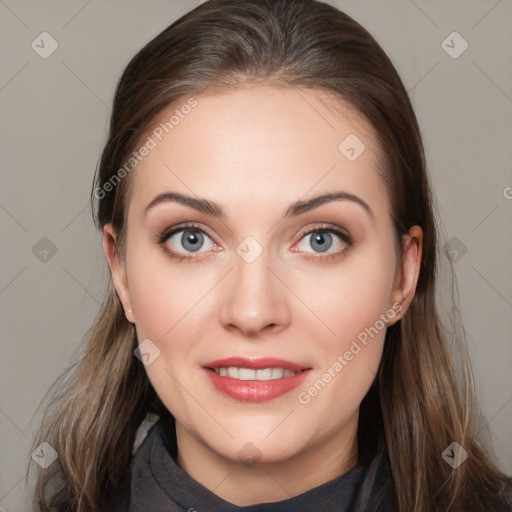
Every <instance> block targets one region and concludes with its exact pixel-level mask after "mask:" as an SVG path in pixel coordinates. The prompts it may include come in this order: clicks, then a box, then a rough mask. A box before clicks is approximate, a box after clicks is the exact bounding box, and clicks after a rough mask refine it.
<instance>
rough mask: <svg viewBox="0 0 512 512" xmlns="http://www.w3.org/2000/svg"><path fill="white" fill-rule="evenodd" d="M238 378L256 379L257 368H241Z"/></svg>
mask: <svg viewBox="0 0 512 512" xmlns="http://www.w3.org/2000/svg"><path fill="white" fill-rule="evenodd" d="M238 378H239V379H240V380H256V370H250V369H249V368H239V369H238Z"/></svg>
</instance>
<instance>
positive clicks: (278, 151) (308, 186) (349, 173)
mask: <svg viewBox="0 0 512 512" xmlns="http://www.w3.org/2000/svg"><path fill="white" fill-rule="evenodd" d="M190 105H193V107H191V106H190ZM144 141H146V142H148V146H151V149H150V150H149V151H148V152H147V154H146V156H144V157H143V158H142V159H141V161H140V162H139V163H138V164H137V166H136V169H135V171H134V176H133V177H132V179H133V180H134V181H133V183H132V185H133V187H132V197H131V201H130V203H131V204H130V210H132V209H133V210H136V211H141V210H142V209H143V208H144V207H145V206H146V205H147V204H148V203H149V202H150V201H151V199H152V198H153V197H154V196H155V195H157V194H159V193H162V192H165V191H181V192H183V193H185V194H187V195H197V196H200V197H203V198H208V199H213V200H215V202H218V203H220V204H222V205H223V206H224V207H225V209H226V210H227V211H228V212H229V210H230V208H231V209H232V212H235V211H236V208H237V207H239V206H240V205H243V206H244V208H245V209H250V208H252V209H253V210H254V213H256V212H258V211H261V208H265V205H264V204H263V202H265V203H266V204H267V205H268V203H271V204H279V205H283V204H287V203H290V202H292V201H295V200H297V199H299V198H301V197H304V196H306V197H307V195H308V194H314V193H319V192H326V191H331V190H333V189H340V187H341V188H343V189H346V190H347V191H348V192H351V193H354V194H358V195H364V196H366V198H367V199H368V201H370V200H371V201H373V202H374V203H375V202H377V203H379V201H380V202H381V203H382V202H385V201H386V197H385V193H384V192H383V189H384V187H383V182H382V179H381V177H380V176H379V171H378V169H379V156H380V150H379V146H378V142H377V137H376V133H375V131H374V129H373V128H372V126H371V125H370V123H368V122H367V121H366V120H365V119H364V117H363V116H361V115H360V114H359V113H357V112H356V111H355V109H353V108H352V107H351V106H350V105H348V104H346V103H345V102H343V101H341V100H340V99H338V98H334V97H333V96H332V95H330V94H326V93H323V92H318V91H313V90H311V89H296V88H293V89H292V88H286V89H284V88H272V87H246V88H241V89H236V90H233V91H230V92H226V93H223V94H215V95H214V94H203V95H196V96H194V97H193V98H185V99H183V100H182V102H181V103H177V104H175V105H173V107H172V108H171V109H169V110H168V111H165V112H163V113H162V114H161V115H160V116H159V118H158V119H156V120H155V122H154V124H153V126H152V128H151V131H149V132H148V138H147V139H146V138H144V140H143V142H144ZM354 157H355V158H354ZM257 198H259V199H261V200H262V202H259V203H258V201H256V199H257ZM132 203H133V204H132ZM376 206H377V207H378V206H379V205H378V204H377V205H376ZM382 206H383V207H385V206H386V205H384V204H383V205H382ZM377 209H378V208H377Z"/></svg>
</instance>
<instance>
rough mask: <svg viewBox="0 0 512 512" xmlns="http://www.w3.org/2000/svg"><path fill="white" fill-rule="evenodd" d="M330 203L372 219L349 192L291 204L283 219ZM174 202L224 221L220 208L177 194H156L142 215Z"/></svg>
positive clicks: (364, 204)
mask: <svg viewBox="0 0 512 512" xmlns="http://www.w3.org/2000/svg"><path fill="white" fill-rule="evenodd" d="M331 201H351V202H354V203H356V204H358V205H360V206H362V207H363V209H364V210H365V211H366V212H367V213H368V214H369V215H370V217H372V218H374V214H373V212H372V209H371V208H370V206H369V205H368V204H367V203H366V202H365V201H363V200H362V199H361V198H360V197H358V196H356V195H354V194H350V193H349V192H345V191H339V192H331V193H329V194H322V195H319V196H315V197H312V198H311V199H307V200H304V201H300V200H299V201H296V202H295V203H292V204H291V205H290V206H289V207H288V208H287V209H286V211H285V213H284V215H283V218H289V217H296V216H298V215H300V214H302V213H306V212H308V211H310V210H313V209H315V208H318V207H319V206H321V205H323V204H325V203H328V202H331ZM168 202H175V203H179V204H182V205H184V206H188V207H189V208H193V209H194V210H197V211H199V212H202V213H206V214H208V215H212V216H214V217H217V218H220V219H226V217H227V215H226V212H225V211H224V210H223V209H222V207H221V206H220V205H219V204H217V203H215V202H213V201H210V200H208V199H202V198H198V197H192V196H187V195H184V194H180V193H178V192H164V193H162V194H158V195H157V196H156V197H155V198H154V199H153V200H152V201H151V202H150V203H149V204H148V205H147V206H146V208H145V210H144V215H146V214H147V213H148V211H149V210H151V209H152V208H154V207H155V206H157V205H158V204H161V203H168Z"/></svg>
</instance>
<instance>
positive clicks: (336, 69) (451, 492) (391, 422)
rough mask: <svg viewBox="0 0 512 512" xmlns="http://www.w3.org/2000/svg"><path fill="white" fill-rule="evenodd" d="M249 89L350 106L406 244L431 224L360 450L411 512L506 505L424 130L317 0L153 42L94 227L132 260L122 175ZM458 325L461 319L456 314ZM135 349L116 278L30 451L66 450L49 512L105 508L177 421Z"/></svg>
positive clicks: (166, 34) (208, 11) (371, 54)
mask: <svg viewBox="0 0 512 512" xmlns="http://www.w3.org/2000/svg"><path fill="white" fill-rule="evenodd" d="M248 84H253V85H254V84H256V85H257V84H265V85H273V86H275V87H294V88H297V89H298V88H307V89H313V90H317V91H319V92H320V91H321V92H324V93H325V92H326V93H329V94H331V95H332V97H334V98H338V99H339V100H342V101H345V102H347V103H349V104H351V105H352V106H353V107H355V109H356V110H357V111H358V112H359V113H360V114H361V115H362V116H363V117H365V118H366V119H367V120H368V121H369V122H370V123H371V125H372V126H373V127H374V129H375V131H376V133H377V135H378V142H379V147H380V148H381V157H382V166H381V172H382V176H383V179H384V180H385V183H386V185H387V189H388V192H389V195H390V198H391V205H392V212H391V215H392V219H393V223H394V229H395V234H396V237H397V240H400V237H401V235H403V234H405V233H407V232H408V230H409V228H410V227H411V226H413V225H419V226H421V227H422V229H423V233H424V240H423V257H422V261H421V269H420V276H419V281H418V284H417V289H416V295H415V298H414V300H413V302H412V304H411V306H410V308H409V310H408V311H407V313H406V314H405V317H404V318H403V319H402V320H401V321H399V322H398V323H396V324H394V325H393V326H391V327H390V328H389V329H388V331H387V333H386V340H385V345H384V352H383V357H382V361H381V365H380V368H379V372H378V375H377V377H376V379H375V381H374V383H373V385H372V387H371V388H370V390H369V392H368V394H367V395H366V397H365V398H364V400H363V402H362V403H361V407H360V421H359V429H358V449H359V456H363V455H364V454H372V453H374V452H375V451H376V449H377V445H378V444H379V443H381V442H384V443H385V445H386V447H387V452H388V455H389V460H390V463H391V470H392V475H393V480H394V482H395V499H396V503H397V507H398V510H399V511H400V512H411V511H415V512H432V511H439V512H441V511H447V510H450V511H453V512H466V511H468V510H474V511H484V510H485V511H488V510H497V509H498V508H499V506H500V504H501V505H503V503H505V498H504V497H499V495H500V492H501V488H502V482H503V481H504V479H505V478H506V477H505V475H503V474H502V473H501V472H500V471H499V470H498V469H497V467H496V466H495V465H494V464H493V462H492V461H491V459H490V457H489V456H488V455H487V454H486V450H485V449H484V448H483V447H482V446H481V444H480V443H479V442H478V440H477V437H476V433H475V431H476V428H477V425H476V424H475V422H474V421H475V418H477V416H476V414H475V411H476V408H475V402H474V398H473V383H472V377H471V369H470V366H469V363H468V361H467V356H466V354H465V352H464V350H462V352H461V351H460V350H459V353H460V354H461V355H460V362H459V364H458V365H456V361H455V359H454V358H453V354H452V349H453V348H454V347H455V348H456V347H457V346H458V345H457V343H456V341H457V340H459V341H460V336H458V337H457V336H454V335H453V333H454V332H455V331H456V329H454V328H453V325H451V326H450V325H448V326H447V327H444V326H443V325H444V324H443V323H442V322H441V320H440V318H439V314H438V310H437V309H436V300H435V295H436V292H435V290H436V282H437V280H438V273H439V265H440V262H441V260H442V259H446V258H443V256H442V255H441V254H440V253H439V251H438V229H437V228H436V221H435V214H434V206H433V205H434V201H433V197H432V193H431V190H430V185H429V181H428V177H427V172H426V163H425V156H424V150H423V145H422V141H421V136H420V130H419V127H418V124H417V120H416V117H415V114H414V112H413V108H412V106H411V103H410V100H409V98H408V95H407V92H406V90H405V88H404V86H403V84H402V82H401V80H400V78H399V76H398V74H397V72H396V70H395V68H394V67H393V65H392V63H391V61H390V59H389V58H388V57H387V55H386V54H385V53H384V51H383V50H382V48H381V47H380V46H379V45H378V43H377V42H376V41H375V40H374V38H373V37H372V36H371V35H370V34H369V33H368V32H367V31H366V30H365V29H364V28H363V27H361V26H360V25H359V24H358V23H357V22H356V21H354V20H353V19H352V18H350V17H349V16H347V15H346V14H344V13H343V12H341V11H339V10H337V9H335V8H334V7H331V6H329V5H327V4H324V3H321V2H317V1H314V0H210V1H208V2H206V3H204V4H202V5H201V6H199V7H197V8H195V9H194V10H192V11H191V12H189V13H187V14H186V15H185V16H183V17H182V18H180V19H179V20H177V21H176V22H175V23H173V24H172V25H170V26H169V27H168V28H167V29H165V30H164V31H163V32H161V33H160V34H159V35H158V36H157V37H155V38H154V39H153V40H152V41H150V42H149V43H148V44H147V45H146V46H145V47H144V48H142V49H141V50H140V51H139V52H138V53H137V55H136V56H135V57H134V58H133V59H132V60H131V61H130V63H129V64H128V66H127V67H126V69H125V71H124V73H123V75H122V77H121V79H120V81H119V83H118V85H117V89H116V93H115V98H114V105H113V111H112V117H111V122H110V133H109V137H108V140H107V142H106V145H105V148H104V150H103V153H102V156H101V160H100V162H99V167H98V169H97V173H96V176H95V182H94V186H93V191H92V194H91V202H92V205H93V211H94V216H95V221H96V224H97V226H98V228H99V229H101V228H103V226H104V225H105V224H106V223H109V222H112V223H113V227H114V229H115V231H116V234H117V237H118V251H119V255H120V256H121V259H123V257H124V249H125V233H126V211H127V206H128V204H129V200H130V184H131V183H132V181H133V180H132V175H133V172H136V170H134V171H133V172H130V169H128V170H127V169H126V168H125V172H123V173H120V172H119V170H120V169H121V168H122V167H123V166H124V165H125V164H126V162H127V161H128V160H129V158H130V155H131V154H132V152H133V151H134V150H136V149H137V147H138V145H139V144H140V143H141V141H142V140H144V137H147V134H148V133H149V130H150V129H151V127H152V123H154V121H155V119H156V117H157V116H158V115H159V114H161V113H162V112H163V111H167V110H169V109H171V108H175V107H176V106H179V105H180V104H184V103H185V102H187V101H188V100H189V99H190V98H192V97H194V96H197V97H199V95H200V94H201V93H202V92H205V91H209V92H211V91H222V92H225V91H227V90H229V89H230V88H236V87H242V86H244V85H248ZM120 176H122V177H121V179H119V178H120ZM108 183H110V185H111V186H108ZM96 201H97V202H96ZM451 318H452V319H456V318H458V317H457V310H456V309H454V310H453V315H451ZM136 347H137V338H136V334H135V331H134V329H133V326H132V325H130V324H129V323H128V321H127V320H126V318H125V315H124V311H123V309H122V306H121V303H120V301H119V298H118V297H117V295H116V293H115V290H114V288H113V286H112V282H110V283H109V287H108V290H107V292H106V296H105V299H104V303H103V305H102V307H101V310H100V311H99V314H98V317H97V319H96V320H95V322H94V324H93V325H92V327H91V329H90V330H89V332H88V336H87V343H86V345H85V349H84V351H83V353H82V354H81V356H80V358H79V359H78V360H77V361H76V362H75V363H74V365H73V366H72V367H71V368H70V369H69V371H68V372H67V373H66V375H65V376H62V378H61V379H60V380H59V381H58V382H57V383H56V386H58V389H60V390H61V391H60V392H59V393H56V394H55V396H54V399H53V401H52V402H51V403H50V404H49V405H48V408H47V409H46V414H45V417H44V418H43V422H42V426H41V429H40V431H39V434H38V436H37V439H36V440H35V441H34V447H36V446H38V445H39V443H41V442H43V441H47V442H48V443H49V444H51V445H52V446H53V448H54V449H55V450H56V451H57V453H58V455H59V457H58V459H57V460H56V461H55V462H54V463H53V464H52V465H51V466H50V467H49V468H48V469H47V470H39V473H38V478H37V485H36V489H35V495H34V502H35V503H36V505H37V507H38V509H39V510H43V511H49V510H58V511H76V512H86V511H96V512H97V511H104V510H108V509H109V507H111V505H112V503H113V500H115V493H116V492H117V491H118V489H119V486H120V485H121V483H122V482H123V480H124V479H125V478H126V477H127V472H128V470H129V465H130V460H131V457H132V446H133V443H134V440H135V435H136V431H137V429H138V427H139V425H140V424H141V422H142V421H143V419H144V418H145V416H146V414H148V413H156V414H158V415H159V416H160V417H163V418H164V419H165V421H168V422H172V421H173V417H172V415H171V414H170V412H169V411H168V410H167V409H166V408H165V407H164V405H163V404H162V402H161V401H160V399H159V398H158V396H157V395H156V393H155V391H154V389H153V388H152V386H151V384H150V382H149V380H148V378H147V376H146V373H145V371H144V367H143V365H142V364H141V363H140V361H139V360H138V359H137V358H136V357H134V354H133V352H134V349H135V348H136ZM461 347H462V349H463V344H462V345H461ZM459 348H460V347H459ZM452 442H457V443H458V444H460V445H461V446H462V447H463V448H464V449H465V450H466V451H467V452H468V458H467V460H466V461H465V462H464V463H463V464H461V465H460V466H459V467H458V468H456V469H452V468H451V467H450V466H449V465H448V464H447V463H446V462H445V460H443V458H442V453H443V451H444V450H445V449H446V448H447V447H448V446H449V445H450V444H451V443H452Z"/></svg>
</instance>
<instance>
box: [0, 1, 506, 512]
mask: <svg viewBox="0 0 512 512" xmlns="http://www.w3.org/2000/svg"><path fill="white" fill-rule="evenodd" d="M199 3H200V1H199V0H188V1H185V0H181V1H179V0H172V1H170V0H165V1H164V0H151V1H147V2H143V1H142V0H129V1H127V0H124V1H121V0H110V1H108V0H104V1H101V0H89V1H87V0H66V1H63V0H61V1H35V0H34V1H24V0H0V16H1V21H0V34H1V35H0V37H1V40H2V44H1V45H0V55H1V62H2V65H1V69H2V74H1V78H0V108H1V112H2V114H3V118H2V122H1V125H0V130H1V132H0V133H1V135H0V141H1V146H0V150H1V164H2V171H3V172H2V187H1V195H0V222H1V229H2V234H1V236H2V247H3V249H4V250H3V251H2V259H1V273H0V301H1V303H0V315H1V333H2V352H1V362H0V368H1V370H0V371H1V374H0V379H1V392H0V393H1V394H0V433H1V445H0V458H1V464H0V509H1V510H17V511H18V510H29V506H28V504H27V503H26V491H25V487H24V482H23V472H24V468H25V464H26V460H27V457H28V456H29V447H30V441H31V439H32V437H33V435H34V431H35V429H36V427H37V425H38V420H39V415H35V416H34V412H35V411H36V408H37V406H38V404H39V402H40V400H41V399H42V397H43V395H44V393H45V392H46V390H47V389H48V387H49V386H50V384H51V383H52V382H53V381H54V379H55V378H56V376H57V375H59V374H60V373H61V372H62V371H63V370H64V368H65V367H66V366H67V365H68V364H69V363H70V361H71V359H72V358H73V356H74V355H75V350H76V349H77V347H78V346H79V344H80V343H81V342H82V340H83V335H84V333H85V332H86V330H87V329H88V327H89V326H90V325H91V323H92V321H93V319H94V317H95V315H96V312H97V311H98V308H99V305H100V301H101V298H102V296H103V289H104V286H105V282H106V277H107V275H108V274H107V272H106V270H107V267H106V263H105V262H104V257H103V253H102V249H101V237H100V233H99V232H96V231H95V228H94V225H93V222H92V219H91V212H90V209H89V205H88V196H89V192H90V187H91V182H92V177H93V173H94V169H95V166H96V163H97V160H98V157H99V155H100V151H101V149H102V146H103V144H104V142H105V138H106V129H107V122H108V119H109V115H110V104H111V101H112V97H113V93H114V87H115V84H116V82H117V80H118V78H119V76H120V74H121V72H122V70H123V68H124V67H125V65H126V64H127V62H128V60H129V59H130V58H131V57H132V56H133V55H134V54H135V52H136V51H137V50H138V49H139V48H140V47H141V46H142V45H143V44H145V43H146V42H147V41H149V40H150V39H151V38H152V37H153V36H155V35H156V34H157V33H159V32H160V31H161V30H162V29H164V28H165V27H166V26H168V25H169V24H170V23H171V22H172V21H174V20H175V19H176V18H178V17H179V16H181V15H182V14H184V13H185V12H187V11H188V10H190V9H191V8H193V7H195V6H196V5H198V4H199ZM330 3H332V4H333V5H336V6H337V7H339V8H341V9H342V10H345V11H346V12H347V13H348V14H349V15H351V16H353V17H354V18H355V19H356V20H357V21H359V22H360V23H361V24H362V25H363V26H364V27H366V28H367V29H368V30H369V31H370V33H371V34H373V35H374V37H375V38H376V39H377V41H378V42H379V43H380V44H381V45H382V46H383V48H384V50H385V51H386V52H387V53H388V54H389V55H390V57H391V59H392V61H393V62H394V64H395V65H396V67H397V69H398V72H399V73H400V75H401V76H402V79H403V81H404V83H405V85H406V87H407V89H408V90H409V91H410V95H411V100H412V102H413V105H414V107H415V110H416V113H417V116H418V119H419V123H420V127H421V129H422V133H423V136H424V143H425V147H426V152H427V160H428V165H429V170H430V173H431V175H432V178H433V182H434V186H435V188H436V192H437V197H438V201H439V207H440V211H441V214H442V216H443V220H444V227H445V231H446V235H447V239H449V240H450V249H451V250H452V253H451V254H452V256H453V258H454V263H455V270H456V274H457V278H458V281H459V290H460V296H461V305H462V314H463V318H464V320H465V324H466V327H467V331H468V345H469V351H470V356H471V359H472V365H473V369H474V372H475V377H476V385H477V395H478V398H479V400H480V401H481V404H482V409H483V412H484V414H485V418H486V421H487V422H488V424H489V427H490V429H491V432H492V436H493V443H494V447H495V451H496V454H497V461H498V463H499V465H500V467H501V468H502V469H504V470H505V471H507V472H508V473H512V442H511V441H512V440H511V437H510V432H511V431H512V389H511V385H510V376H511V375H512V343H511V341H512V340H511V338H512V336H511V333H512V266H511V265H510V262H511V261H512V237H511V227H512V188H510V187H512V172H511V162H512V144H511V141H512V122H511V119H512V55H511V50H512V2H511V0H501V1H496V0H479V1H476V0H472V1H468V0H464V1H463V0H458V1H448V2H447V1H444V0H443V1H441V0H436V1H427V0H415V1H414V2H413V1H411V0H393V1H391V0H388V1H382V0H372V1H360V0H359V1H356V0H350V1H349V0H339V1H331V2H330ZM44 31H46V32H49V33H50V34H51V36H52V37H53V38H54V39H55V40H56V41H57V43H58V48H57V50H56V51H55V52H54V53H53V54H52V55H51V56H49V57H48V58H46V59H43V58H41V57H40V55H39V54H38V53H36V51H34V50H33V49H32V47H31V43H32V41H34V40H36V42H37V41H40V38H38V36H39V34H41V33H42V32H44ZM454 31H456V32H458V33H459V34H460V35H461V36H462V37H463V38H464V40H466V41H467V43H468V44H469V46H468V48H467V50H466V51H465V52H464V53H462V54H461V55H460V56H458V58H452V57H451V56H450V55H449V54H448V53H447V51H445V50H449V51H451V52H452V53H453V52H458V51H460V49H462V46H461V44H462V43H463V41H462V40H460V39H457V36H456V38H455V39H453V37H452V38H451V39H450V38H448V40H447V41H446V43H444V44H442V42H443V41H444V40H445V39H446V38H447V36H449V34H451V33H452V32H454ZM452 39H453V42H452ZM446 45H449V46H452V47H453V48H451V49H449V48H447V47H446ZM45 48H46V49H48V48H49V45H48V40H47V43H46V44H45ZM43 237H46V238H47V239H49V240H50V241H51V243H49V242H48V240H46V239H44V240H42V241H41V239H42V238H43ZM52 249H53V251H55V250H56V253H55V254H53V252H52ZM44 250H47V251H48V252H47V253H46V254H45V253H44V252H42V251H44Z"/></svg>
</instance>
